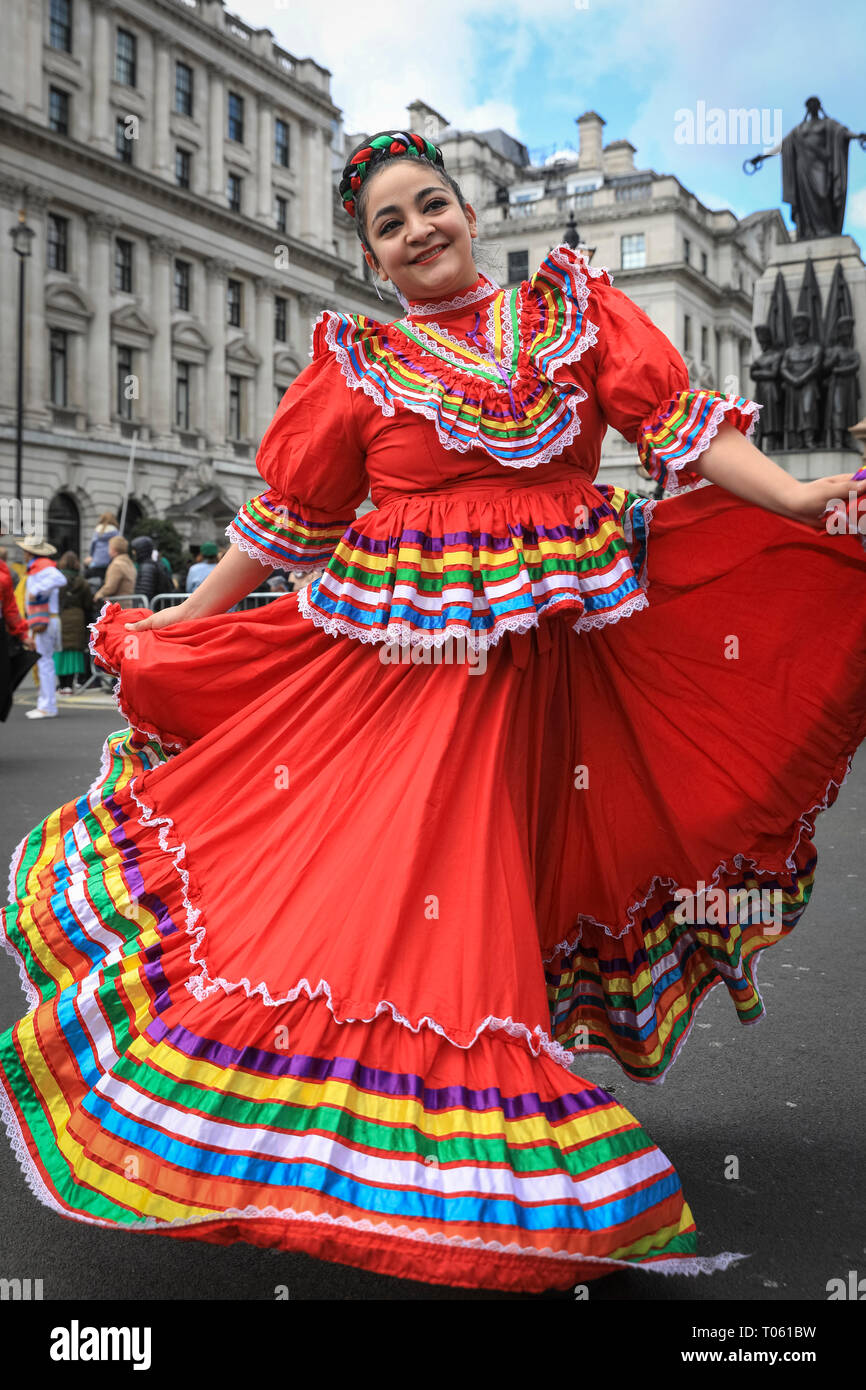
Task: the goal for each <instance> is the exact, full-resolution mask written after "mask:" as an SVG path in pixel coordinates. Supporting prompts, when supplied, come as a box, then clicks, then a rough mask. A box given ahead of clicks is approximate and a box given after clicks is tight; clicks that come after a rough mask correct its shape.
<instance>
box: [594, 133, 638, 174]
mask: <svg viewBox="0 0 866 1390" xmlns="http://www.w3.org/2000/svg"><path fill="white" fill-rule="evenodd" d="M634 157H635V146H634V145H633V144H632V143H631V141H630V140H611V142H610V144H609V145H605V147H604V154H603V156H602V158H603V159H604V172H605V174H634V173H636V172H637V170H636V169H635V167H634Z"/></svg>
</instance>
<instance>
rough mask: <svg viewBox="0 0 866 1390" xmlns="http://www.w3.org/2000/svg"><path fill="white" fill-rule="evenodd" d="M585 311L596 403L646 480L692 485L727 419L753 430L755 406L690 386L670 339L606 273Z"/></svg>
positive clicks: (669, 486) (676, 487)
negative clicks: (592, 338)
mask: <svg viewBox="0 0 866 1390" xmlns="http://www.w3.org/2000/svg"><path fill="white" fill-rule="evenodd" d="M587 314H588V316H589V318H590V319H591V321H592V323H593V324H594V325H595V326H596V328H597V330H598V333H597V340H596V347H597V354H595V355H594V356H595V365H596V369H597V374H596V379H595V386H596V392H597V396H598V401H599V404H600V406H601V409H602V411H603V413H604V416H605V418H606V420H607V422H608V424H610V425H612V426H613V428H614V429H615V430H618V431H619V433H620V434H621V435H623V436H624V438H625V439H627V440H628V442H629V443H630V444H636V445H637V450H638V456H639V458H640V461H641V463H642V464H643V466H644V468H645V469H646V471H647V473H648V474H649V475H650V477H651V478H655V479H656V480H657V481H658V482H660V483H661V484H662V486H663V487H664V488H665V489H666V490H667V491H669V492H672V493H673V492H681V491H684V490H686V489H688V488H691V487H696V486H698V485H699V484H700V483H701V482H702V481H703V479H702V478H701V475H700V473H696V472H694V471H693V470H691V469H689V467H688V465H689V464H690V463H693V462H694V460H695V459H696V458H698V456H699V455H700V454H702V453H703V451H704V450H705V449H706V448H708V446H709V444H710V441H711V440H712V439H713V438H714V437H715V435H716V434H717V433H718V429H719V426H720V424H721V423H722V421H724V420H727V421H729V422H730V423H731V424H732V425H734V426H735V427H736V428H737V429H738V430H739V431H740V433H741V434H744V435H745V436H746V438H747V439H748V438H750V437H751V435H752V434H753V433H754V429H755V425H756V423H757V419H758V413H759V411H760V409H761V407H760V406H759V405H758V404H757V403H756V402H755V401H750V400H747V399H746V398H745V397H744V396H735V395H728V396H726V395H723V394H722V393H721V392H720V391H713V390H707V389H702V388H693V387H691V386H690V385H689V374H688V369H687V367H686V364H685V362H684V361H683V359H682V357H681V356H680V354H679V352H678V351H677V349H676V348H675V347H674V345H673V343H672V342H671V341H670V339H669V338H667V337H666V336H665V334H664V333H663V332H662V331H661V329H660V328H657V327H656V325H655V324H654V323H653V321H652V319H651V318H650V317H649V315H648V314H645V313H644V311H643V309H639V308H638V306H637V305H636V304H635V303H634V302H633V300H631V299H629V297H628V295H626V294H623V292H622V290H618V289H615V288H614V287H613V285H612V284H611V283H610V281H609V280H608V278H607V276H606V275H605V274H601V275H598V276H597V277H596V278H595V279H593V281H592V283H591V287H590V290H589V297H588V304H587Z"/></svg>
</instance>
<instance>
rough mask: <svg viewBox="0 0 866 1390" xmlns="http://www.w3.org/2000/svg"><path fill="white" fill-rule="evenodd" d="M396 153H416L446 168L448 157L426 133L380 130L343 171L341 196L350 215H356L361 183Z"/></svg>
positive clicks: (441, 167) (358, 151)
mask: <svg viewBox="0 0 866 1390" xmlns="http://www.w3.org/2000/svg"><path fill="white" fill-rule="evenodd" d="M395 154H411V155H416V156H417V157H418V158H419V159H427V160H429V161H430V163H431V164H436V165H438V166H439V168H440V169H444V168H445V160H444V158H443V156H442V151H441V150H440V148H439V146H438V145H434V144H432V142H431V141H430V140H425V139H424V136H423V135H416V134H415V133H414V131H408V132H407V131H403V130H396V131H395V130H383V131H380V132H379V134H378V135H374V136H373V137H372V138H371V139H370V140H368V142H367V144H366V145H363V146H362V147H361V149H360V150H356V151H355V153H354V154H353V155H352V158H351V159H350V160H349V163H348V164H347V165H346V167H345V169H344V170H343V177H342V179H341V180H340V197H341V198H342V200H343V207H344V208H345V209H346V211H347V212H348V214H349V216H350V217H354V216H355V215H356V214H355V195H356V193H357V192H358V189H359V188H360V187H361V184H362V183H363V182H364V180H365V179H366V178H367V176H368V175H369V174H370V172H371V171H372V170H373V169H375V167H376V166H377V165H378V164H381V162H382V160H383V159H387V158H388V157H389V156H390V155H395Z"/></svg>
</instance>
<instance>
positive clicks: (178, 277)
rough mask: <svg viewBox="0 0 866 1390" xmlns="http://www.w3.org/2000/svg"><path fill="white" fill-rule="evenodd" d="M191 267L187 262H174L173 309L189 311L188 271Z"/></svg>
mask: <svg viewBox="0 0 866 1390" xmlns="http://www.w3.org/2000/svg"><path fill="white" fill-rule="evenodd" d="M191 269H192V267H191V266H190V263H189V261H175V263H174V307H175V309H186V310H188V309H189V283H190V271H191Z"/></svg>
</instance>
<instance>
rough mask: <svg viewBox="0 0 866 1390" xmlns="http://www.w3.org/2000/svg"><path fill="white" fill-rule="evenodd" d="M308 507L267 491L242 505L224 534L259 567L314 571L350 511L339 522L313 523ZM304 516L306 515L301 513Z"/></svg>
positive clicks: (349, 518)
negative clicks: (258, 562) (250, 556)
mask: <svg viewBox="0 0 866 1390" xmlns="http://www.w3.org/2000/svg"><path fill="white" fill-rule="evenodd" d="M309 512H310V508H304V507H303V506H302V504H301V503H300V502H298V501H297V500H296V499H295V498H293V497H289V498H286V497H282V496H281V495H280V493H278V492H277V491H276V490H275V489H274V488H268V489H267V490H266V491H265V492H261V493H259V494H258V496H257V497H251V498H250V500H249V501H248V502H245V503H244V505H243V506H242V507H241V509H240V511H239V512H238V514H237V516H236V517H235V518H234V520H233V521H232V522H230V523H229V525H228V526H227V527H226V529H225V534H226V535H227V536H228V538H229V540H230V541H232V542H233V543H234V544H235V545H236V546H238V547H239V548H240V549H241V550H244V551H246V553H247V554H248V555H252V556H254V558H255V559H256V560H260V561H261V562H262V564H263V565H272V566H274V567H275V568H280V569H287V570H300V571H303V570H308V569H316V568H317V567H318V566H319V565H324V564H325V563H326V561H327V560H328V558H329V556H330V555H332V554H333V551H334V547H335V546H336V545H337V543H338V541H339V540H340V537H341V536H342V534H343V532H344V531H345V530H346V527H347V526H349V525H351V523H352V521H353V520H354V517H355V513H354V511H353V512H352V513H351V515H350V516H347V517H345V518H344V519H343V520H342V521H314V520H312V519H311V517H310V515H309ZM305 513H306V514H305Z"/></svg>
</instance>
